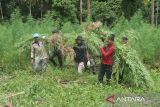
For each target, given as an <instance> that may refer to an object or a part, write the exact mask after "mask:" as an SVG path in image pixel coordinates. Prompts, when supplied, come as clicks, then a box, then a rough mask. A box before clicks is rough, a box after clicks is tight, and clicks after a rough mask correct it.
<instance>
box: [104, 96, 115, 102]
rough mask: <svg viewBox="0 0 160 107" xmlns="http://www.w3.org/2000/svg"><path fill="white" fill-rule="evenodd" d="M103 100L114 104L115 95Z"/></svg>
mask: <svg viewBox="0 0 160 107" xmlns="http://www.w3.org/2000/svg"><path fill="white" fill-rule="evenodd" d="M105 100H106V101H108V102H109V103H111V104H114V103H115V95H112V96H109V97H108V98H106V99H105Z"/></svg>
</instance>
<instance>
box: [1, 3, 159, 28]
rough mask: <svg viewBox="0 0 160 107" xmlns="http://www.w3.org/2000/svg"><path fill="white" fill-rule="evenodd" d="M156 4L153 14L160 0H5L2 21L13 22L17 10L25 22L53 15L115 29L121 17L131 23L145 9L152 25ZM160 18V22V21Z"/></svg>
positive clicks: (62, 19) (74, 21) (62, 20)
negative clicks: (99, 23) (30, 17)
mask: <svg viewBox="0 0 160 107" xmlns="http://www.w3.org/2000/svg"><path fill="white" fill-rule="evenodd" d="M158 1H159V0H158ZM152 2H154V10H153V12H154V13H156V9H157V8H156V6H157V5H156V4H157V0H152V1H151V0H1V1H0V19H1V20H9V19H10V18H11V14H12V13H13V12H14V10H15V9H17V8H18V9H19V10H20V13H21V15H22V16H23V21H26V19H27V16H28V15H31V16H32V17H33V18H35V19H42V18H43V17H44V16H45V15H46V14H48V13H49V14H50V15H51V16H52V18H53V19H54V20H58V21H59V22H61V24H63V23H65V22H67V21H70V22H72V23H81V22H82V21H86V20H87V19H88V18H89V19H90V20H92V21H96V20H100V21H102V22H103V23H105V24H106V25H108V26H113V25H115V23H116V22H117V19H119V17H120V16H125V18H126V19H129V20H130V18H131V17H132V16H133V15H134V14H135V12H136V11H138V10H139V9H141V10H142V13H143V17H144V19H145V20H146V21H148V22H151V13H152V11H151V10H152V4H153V3H152ZM153 17H154V19H156V18H157V16H153ZM159 19H160V18H158V19H157V22H160V21H159Z"/></svg>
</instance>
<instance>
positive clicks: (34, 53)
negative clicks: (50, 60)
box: [31, 33, 48, 72]
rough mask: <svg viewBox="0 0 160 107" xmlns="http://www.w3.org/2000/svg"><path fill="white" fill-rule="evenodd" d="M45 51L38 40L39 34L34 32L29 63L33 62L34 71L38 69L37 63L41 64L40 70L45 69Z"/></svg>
mask: <svg viewBox="0 0 160 107" xmlns="http://www.w3.org/2000/svg"><path fill="white" fill-rule="evenodd" d="M47 57H48V56H47V53H46V50H45V47H44V44H43V42H41V41H39V34H38V33H34V42H33V43H32V46H31V63H32V64H34V71H35V72H37V71H38V67H39V64H42V71H43V72H45V71H46V62H47Z"/></svg>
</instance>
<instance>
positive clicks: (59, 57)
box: [49, 50, 63, 67]
mask: <svg viewBox="0 0 160 107" xmlns="http://www.w3.org/2000/svg"><path fill="white" fill-rule="evenodd" d="M56 56H57V57H58V62H59V65H60V67H62V66H63V61H62V60H63V58H62V52H61V50H52V51H51V54H50V57H49V60H50V61H51V62H52V63H53V64H54V65H55V66H57V64H56V62H55V60H54V58H55V57H56Z"/></svg>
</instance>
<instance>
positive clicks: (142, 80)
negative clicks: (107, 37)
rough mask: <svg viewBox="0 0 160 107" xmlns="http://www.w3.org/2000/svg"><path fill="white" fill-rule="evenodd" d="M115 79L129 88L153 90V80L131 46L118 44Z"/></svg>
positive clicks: (114, 71)
mask: <svg viewBox="0 0 160 107" xmlns="http://www.w3.org/2000/svg"><path fill="white" fill-rule="evenodd" d="M113 77H114V79H115V80H116V82H117V83H118V82H121V83H122V84H125V85H127V86H133V87H141V88H152V87H153V80H152V78H151V76H150V74H149V71H148V70H147V68H146V67H145V65H144V64H143V63H142V61H141V59H140V57H139V55H138V53H137V52H136V50H134V49H133V48H132V47H130V45H129V44H126V45H122V44H120V43H119V42H117V43H116V54H115V61H114V66H113Z"/></svg>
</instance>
